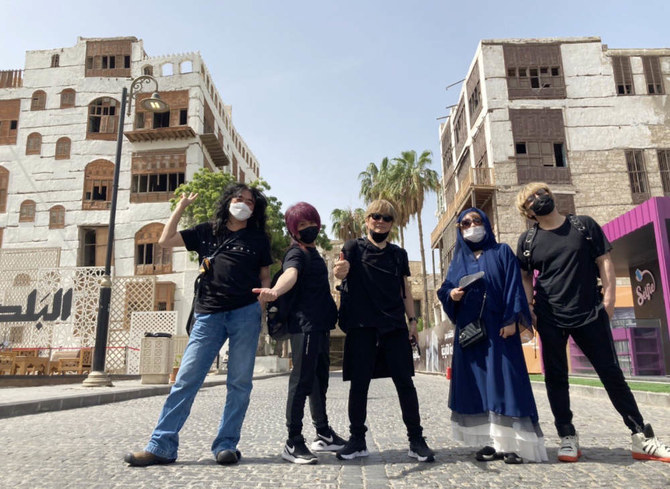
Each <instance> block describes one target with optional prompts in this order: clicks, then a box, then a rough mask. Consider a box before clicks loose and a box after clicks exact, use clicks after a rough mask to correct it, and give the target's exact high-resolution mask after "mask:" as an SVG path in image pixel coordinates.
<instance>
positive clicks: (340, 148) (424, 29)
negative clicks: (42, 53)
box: [0, 0, 670, 268]
mask: <svg viewBox="0 0 670 489" xmlns="http://www.w3.org/2000/svg"><path fill="white" fill-rule="evenodd" d="M110 5H113V3H108V2H91V1H85V2H83V1H67V0H66V1H63V2H53V1H48V2H47V1H30V0H24V1H22V2H9V1H6V0H0V6H1V7H2V12H4V16H5V18H4V19H3V29H2V30H1V31H0V70H3V69H17V68H23V65H24V59H25V51H27V50H34V49H51V48H57V47H67V46H73V45H74V44H75V43H76V40H77V36H84V37H111V36H136V37H138V38H141V39H143V40H144V48H145V50H146V52H147V53H148V54H149V55H150V56H157V55H162V54H173V53H181V52H189V51H200V53H201V54H202V56H203V58H204V60H205V63H206V64H207V66H208V68H209V70H210V73H211V75H212V78H213V80H214V82H215V83H216V86H217V87H218V89H219V93H220V94H221V96H222V98H223V100H224V102H225V103H226V104H231V105H232V106H233V121H234V123H235V125H236V127H237V128H238V130H239V132H240V133H241V134H242V136H243V137H244V138H245V140H246V141H247V143H248V144H249V146H250V147H251V149H252V151H253V152H254V154H255V155H256V157H257V158H258V160H259V162H260V165H261V175H262V176H263V178H265V179H266V180H267V181H268V182H269V183H270V185H271V186H272V190H271V192H270V193H272V194H273V195H276V196H277V197H278V198H279V199H280V200H281V201H282V202H283V204H284V208H286V207H288V206H289V205H290V204H292V203H295V202H297V201H300V200H305V201H307V202H310V203H312V204H314V205H315V206H316V207H317V209H318V210H319V212H320V214H321V216H322V219H323V221H324V222H325V223H326V224H328V228H329V230H330V219H329V216H330V213H331V211H332V210H333V209H334V208H344V207H348V206H351V207H358V206H362V202H361V200H360V199H359V197H358V190H359V182H358V174H359V173H360V172H361V171H362V170H364V169H365V167H366V166H367V164H368V163H369V162H371V161H372V162H375V163H377V164H378V163H379V162H380V161H381V160H382V158H383V157H385V156H388V157H390V158H392V157H395V156H397V155H398V154H399V153H400V152H401V151H403V150H408V149H415V150H417V152H421V151H422V150H424V149H428V150H430V151H432V152H433V155H434V161H433V168H434V169H435V170H436V171H438V172H439V169H440V161H439V153H440V151H439V140H438V125H439V121H438V120H437V118H439V117H442V116H445V115H446V114H447V110H446V108H445V107H447V106H449V105H451V104H454V103H456V102H457V99H458V94H459V89H460V86H457V87H454V88H452V89H450V90H449V91H445V87H446V86H447V85H449V84H451V83H454V82H457V81H459V80H461V79H462V78H463V77H464V75H465V73H466V70H467V69H468V66H469V64H470V61H471V60H472V56H473V55H474V52H475V50H476V48H477V44H478V42H479V41H480V40H481V39H501V38H526V37H529V38H535V37H565V36H572V37H574V36H599V37H601V38H602V41H603V42H604V43H605V44H608V45H609V46H610V47H611V48H644V47H670V34H669V31H668V17H669V15H668V14H670V2H669V1H667V0H647V1H646V2H644V3H636V2H623V1H620V0H612V1H607V2H606V1H600V0H593V1H583V0H582V1H572V0H570V1H564V2H555V3H551V2H537V1H535V2H527V1H516V0H509V1H505V2H503V1H479V2H465V1H462V2H455V1H435V0H415V1H411V2H410V1H405V2H402V1H396V0H388V1H379V0H374V1H366V0H359V1H349V0H339V1H331V2H326V1H315V0H312V1H292V0H282V1H279V0H277V1H271V0H248V1H243V0H238V1H217V2H215V1H193V2H177V1H172V0H164V1H161V2H154V1H137V2H128V1H119V2H117V4H116V5H114V7H111V8H110V7H108V6H110ZM182 5H188V9H187V10H180V6H182ZM435 209H436V198H435V195H434V194H433V195H429V196H428V197H427V201H426V208H425V210H424V213H423V221H424V234H425V236H424V242H425V246H426V249H427V250H428V249H429V246H430V243H429V235H430V231H431V230H432V229H433V228H434V226H435V224H436V222H437V218H436V217H435ZM418 243H419V240H418V233H417V231H416V225H411V226H410V228H409V230H408V231H407V232H406V248H407V250H408V252H409V255H410V259H414V260H418V259H420V255H419V244H418ZM426 258H427V260H428V263H429V268H430V255H429V254H427V257H426Z"/></svg>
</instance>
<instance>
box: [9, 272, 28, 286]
mask: <svg viewBox="0 0 670 489" xmlns="http://www.w3.org/2000/svg"><path fill="white" fill-rule="evenodd" d="M30 282H32V280H31V278H30V275H28V274H27V273H19V274H18V275H16V277H14V283H13V284H12V285H13V286H14V287H28V286H29V285H30Z"/></svg>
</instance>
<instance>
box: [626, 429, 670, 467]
mask: <svg viewBox="0 0 670 489" xmlns="http://www.w3.org/2000/svg"><path fill="white" fill-rule="evenodd" d="M633 458H634V459H636V460H658V461H659V462H670V447H668V446H667V445H664V444H663V443H661V442H660V441H659V440H658V438H656V436H655V435H654V430H653V429H652V428H651V425H650V424H646V425H644V431H643V432H642V433H635V434H634V435H633Z"/></svg>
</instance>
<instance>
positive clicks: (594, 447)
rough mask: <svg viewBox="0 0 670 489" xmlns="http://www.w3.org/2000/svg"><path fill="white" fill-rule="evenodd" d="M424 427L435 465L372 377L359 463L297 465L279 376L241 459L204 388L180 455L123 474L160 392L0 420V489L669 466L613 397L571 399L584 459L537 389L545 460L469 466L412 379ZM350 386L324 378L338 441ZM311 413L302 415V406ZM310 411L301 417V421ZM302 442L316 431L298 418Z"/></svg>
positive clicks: (625, 475)
mask: <svg viewBox="0 0 670 489" xmlns="http://www.w3.org/2000/svg"><path fill="white" fill-rule="evenodd" d="M415 380H416V385H417V389H418V392H419V399H420V404H421V414H422V424H423V425H424V428H425V435H426V437H427V441H428V443H429V445H430V446H431V447H432V448H434V449H435V450H436V451H437V456H436V461H435V462H434V463H431V464H427V463H417V462H416V461H414V460H413V459H410V458H409V457H408V456H407V441H406V437H405V431H404V426H403V425H402V421H401V418H400V408H399V406H398V402H397V398H396V396H395V390H394V388H393V384H392V383H391V382H390V381H389V380H386V379H385V380H378V381H374V382H373V384H372V386H371V389H370V402H369V407H368V412H369V418H370V419H369V425H370V431H369V433H368V438H367V441H368V449H369V450H370V452H371V454H370V457H368V458H367V459H357V460H354V461H350V462H341V461H339V460H337V459H336V458H335V457H334V456H333V455H331V454H322V455H319V464H318V465H313V466H297V465H293V464H289V463H287V462H284V461H283V460H282V459H281V458H280V456H279V454H280V452H281V449H282V444H283V441H284V437H285V428H284V401H285V398H286V387H287V383H288V378H287V377H275V378H269V379H263V380H258V381H256V382H255V385H254V391H253V393H252V400H251V406H250V408H249V412H248V414H247V418H246V421H245V424H244V428H243V432H242V440H241V442H240V446H239V449H240V450H241V451H242V454H243V458H242V462H241V463H240V464H238V465H236V466H227V467H224V466H220V465H217V464H216V463H215V462H214V460H213V457H212V455H211V453H210V452H209V446H210V444H211V442H212V439H213V436H214V433H215V430H216V428H217V425H218V422H219V417H220V414H221V410H222V406H223V403H224V399H225V394H226V387H225V386H219V387H211V388H207V389H204V390H202V391H201V392H200V394H199V395H198V397H197V398H196V401H195V404H194V406H193V410H192V413H191V417H190V418H189V420H188V421H187V423H186V425H185V427H184V429H183V430H182V433H181V447H180V454H179V460H178V461H177V463H175V464H173V465H169V466H154V467H148V468H131V467H127V466H126V464H125V463H123V462H122V458H123V455H124V453H125V452H127V451H130V450H138V449H141V448H142V447H143V446H144V444H145V443H146V441H147V439H148V436H149V433H150V431H151V429H152V428H153V425H154V423H155V421H156V418H157V416H158V413H159V410H160V408H161V406H162V403H163V401H164V397H163V396H156V397H151V398H142V399H136V400H132V401H126V402H119V403H115V404H106V405H102V406H94V407H88V408H80V409H74V410H69V411H58V412H51V413H44V414H37V415H30V416H21V417H16V418H9V419H0V487H2V488H31V489H33V488H117V487H126V488H131V487H132V488H145V487H146V488H155V487H170V488H172V487H184V488H208V487H217V488H218V487H221V488H283V487H285V488H302V487H305V488H328V489H331V488H332V489H335V488H346V489H378V488H393V489H396V488H397V489H400V488H446V487H459V488H488V487H492V488H496V489H502V488H512V487H533V488H543V487H555V488H559V487H560V488H582V487H603V488H604V487H607V488H615V487H616V488H626V489H628V488H633V487H635V488H663V487H669V486H670V464H669V463H661V462H637V461H633V459H632V458H631V454H630V435H629V434H628V432H627V429H626V428H625V426H624V425H623V423H622V421H621V419H620V418H619V416H618V414H617V413H616V412H615V411H614V409H613V408H612V407H611V405H610V404H609V402H607V401H604V400H600V399H588V398H583V397H582V398H580V397H577V396H573V407H574V411H575V413H576V416H575V423H576V425H577V429H578V430H579V431H580V438H581V444H582V450H583V453H584V456H583V458H582V460H581V461H580V462H579V463H576V464H563V463H560V462H557V461H556V451H557V443H558V438H557V437H556V435H555V431H554V429H553V424H552V419H551V414H550V411H549V407H548V404H547V401H546V395H545V393H544V388H543V387H542V386H540V387H539V388H538V389H536V399H537V401H538V405H539V409H540V413H541V423H542V428H543V430H544V432H545V435H546V437H547V438H546V442H547V448H548V451H549V458H550V461H549V462H548V463H544V464H524V465H506V464H504V463H503V462H502V461H496V462H489V463H484V462H476V461H475V460H474V456H473V453H474V451H475V448H471V447H463V446H461V445H460V444H458V443H455V442H453V441H452V440H451V438H450V428H449V412H448V410H447V408H446V404H447V394H448V383H447V381H446V380H445V379H444V377H442V376H434V375H417V377H415ZM348 385H349V384H348V383H343V382H342V380H341V375H340V374H339V373H333V374H332V376H331V387H330V391H329V400H328V402H329V414H330V417H331V424H332V425H333V427H335V429H336V430H337V431H339V432H340V433H342V434H345V433H344V432H345V431H346V430H345V427H346V426H347V421H346V404H347V389H348ZM640 407H641V409H642V412H643V414H644V415H645V417H646V419H647V420H648V421H649V422H651V423H653V425H654V428H655V430H656V434H657V435H658V436H659V438H661V439H662V440H664V441H666V442H670V409H669V408H663V407H654V406H649V405H641V406H640ZM307 412H309V410H308V409H307ZM307 416H309V415H308V414H307ZM306 427H307V428H306V429H305V436H306V438H308V439H311V438H312V436H313V435H314V432H313V429H312V427H311V423H310V422H309V420H308V419H307V420H306Z"/></svg>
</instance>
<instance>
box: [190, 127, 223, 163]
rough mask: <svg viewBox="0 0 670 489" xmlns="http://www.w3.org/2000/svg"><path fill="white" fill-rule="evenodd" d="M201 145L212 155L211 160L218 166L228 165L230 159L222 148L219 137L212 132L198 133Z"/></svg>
mask: <svg viewBox="0 0 670 489" xmlns="http://www.w3.org/2000/svg"><path fill="white" fill-rule="evenodd" d="M198 137H199V138H200V141H201V142H202V145H203V146H204V147H205V148H207V152H208V153H209V155H210V156H211V157H212V162H213V163H214V164H215V165H216V166H218V167H221V166H224V165H230V159H229V158H228V155H227V154H226V152H225V151H224V150H223V145H222V143H221V141H219V138H218V137H217V136H216V134H214V133H213V132H205V133H203V134H198Z"/></svg>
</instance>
